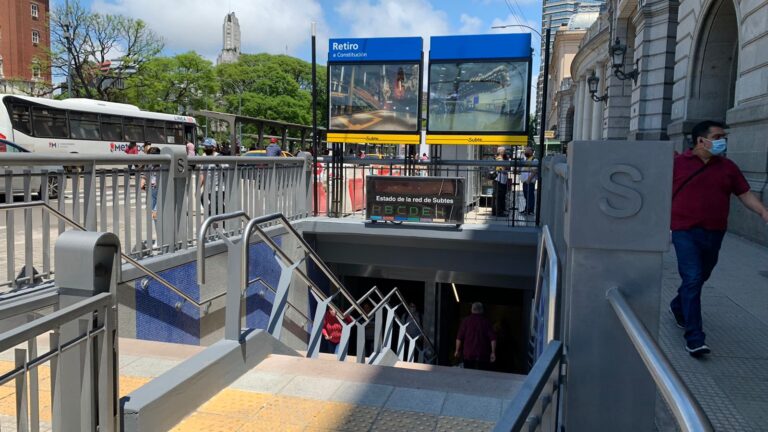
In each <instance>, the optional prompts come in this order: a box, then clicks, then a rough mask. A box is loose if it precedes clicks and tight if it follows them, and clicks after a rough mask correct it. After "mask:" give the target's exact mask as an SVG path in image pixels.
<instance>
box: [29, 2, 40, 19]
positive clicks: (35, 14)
mask: <svg viewBox="0 0 768 432" xmlns="http://www.w3.org/2000/svg"><path fill="white" fill-rule="evenodd" d="M30 8H31V11H32V18H34V19H37V18H38V17H39V16H40V15H39V14H40V12H39V8H38V6H37V4H35V3H32V4H31V5H30Z"/></svg>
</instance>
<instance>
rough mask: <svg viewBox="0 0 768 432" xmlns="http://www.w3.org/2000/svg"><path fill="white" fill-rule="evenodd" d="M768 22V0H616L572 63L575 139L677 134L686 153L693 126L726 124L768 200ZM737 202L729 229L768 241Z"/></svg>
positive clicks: (733, 155) (736, 155) (734, 150)
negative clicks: (710, 122) (708, 122)
mask: <svg viewBox="0 0 768 432" xmlns="http://www.w3.org/2000/svg"><path fill="white" fill-rule="evenodd" d="M766 23H768V1H766V0H741V1H739V0H663V1H662V0H611V1H608V2H607V4H606V8H605V9H604V11H603V12H602V13H601V15H600V18H599V19H598V20H597V21H596V22H595V23H594V24H592V26H591V27H590V28H589V30H588V31H587V32H586V34H585V35H584V38H583V39H582V41H581V45H580V48H579V52H578V53H577V54H576V55H575V57H574V59H573V62H572V65H571V77H572V80H573V84H572V87H573V107H574V114H573V128H572V130H573V134H572V135H573V139H574V140H579V139H590V140H591V139H632V140H641V141H642V140H659V139H660V140H672V141H673V142H674V143H675V148H676V149H677V150H678V151H679V150H683V149H684V148H686V146H687V144H688V142H689V139H690V137H689V134H690V131H691V128H692V127H693V125H695V124H696V123H698V122H699V121H702V120H705V119H714V120H719V121H724V122H726V123H727V124H728V126H729V133H730V138H729V149H728V157H729V158H730V159H732V160H733V161H735V162H736V163H737V164H738V165H739V167H740V168H741V169H742V171H743V172H744V174H745V176H746V177H747V180H748V181H749V183H750V185H751V187H752V191H753V192H755V193H757V194H758V196H759V197H760V198H761V199H762V201H763V202H764V203H766V204H768V140H766V139H765V136H767V135H768V32H766V28H768V27H766ZM621 54H623V58H622V55H621ZM591 77H594V78H592V79H591V80H590V78H591ZM590 81H591V82H592V84H593V87H594V88H592V89H590V85H589V84H590ZM552 84H553V85H555V84H556V83H555V82H554V81H553V82H552ZM590 90H593V91H592V92H591V91H590ZM593 96H594V98H598V99H600V98H601V97H603V96H605V97H607V100H602V101H599V102H595V101H594V100H593V99H594V98H593ZM556 98H557V96H556V95H553V96H552V97H551V98H550V101H553V103H554V100H555V99H556ZM737 201H738V200H735V199H734V201H733V205H732V209H731V210H732V211H731V218H730V221H729V229H730V230H731V231H733V232H735V233H737V234H740V235H743V236H745V237H748V238H750V239H752V240H755V241H758V242H761V243H763V244H768V229H766V227H765V224H764V223H763V222H762V220H761V219H760V218H759V217H758V216H757V215H755V214H752V213H751V212H749V211H748V210H746V209H744V208H743V207H742V206H741V204H739V203H738V202H737Z"/></svg>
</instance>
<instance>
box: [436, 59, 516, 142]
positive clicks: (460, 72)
mask: <svg viewBox="0 0 768 432" xmlns="http://www.w3.org/2000/svg"><path fill="white" fill-rule="evenodd" d="M528 69H529V67H528V62H526V61H482V62H446V63H443V62H433V63H431V64H430V67H429V113H428V118H429V124H428V129H429V131H430V132H438V133H439V132H480V133H524V132H525V131H526V123H527V110H528V87H529V82H528Z"/></svg>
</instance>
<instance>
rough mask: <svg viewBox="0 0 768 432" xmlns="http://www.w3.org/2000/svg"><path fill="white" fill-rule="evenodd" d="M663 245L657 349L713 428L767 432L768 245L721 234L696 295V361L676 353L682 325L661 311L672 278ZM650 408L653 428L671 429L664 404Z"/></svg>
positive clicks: (672, 263)
mask: <svg viewBox="0 0 768 432" xmlns="http://www.w3.org/2000/svg"><path fill="white" fill-rule="evenodd" d="M671 249H672V250H670V252H669V253H667V254H666V255H665V257H664V281H663V287H662V295H661V297H662V299H661V320H660V325H659V339H660V344H661V348H662V349H663V350H664V352H665V353H666V354H667V356H668V357H669V359H670V361H671V362H672V365H673V366H674V367H675V369H677V371H678V372H679V373H680V375H681V376H682V378H683V380H684V381H685V382H686V384H687V385H688V386H689V388H690V389H691V391H692V392H693V394H694V396H696V398H697V399H698V400H699V402H700V403H701V405H702V407H703V408H704V411H705V412H706V413H707V415H708V416H709V418H710V420H711V421H712V423H713V425H714V427H715V429H716V430H718V431H768V248H766V247H763V246H760V245H757V244H755V243H751V242H749V241H747V240H745V239H742V238H740V237H737V236H735V235H731V234H728V235H726V237H725V240H724V241H723V247H722V250H721V251H720V260H719V263H718V265H717V267H716V268H715V271H714V273H713V274H712V277H711V278H710V280H709V281H708V282H707V283H706V284H705V286H704V291H703V294H702V310H703V318H704V331H705V333H706V334H707V344H708V345H709V346H710V347H711V348H712V354H711V355H710V356H708V357H706V358H704V359H701V360H697V359H694V358H692V357H690V356H689V355H688V354H687V353H686V352H685V351H684V348H683V334H682V333H683V331H682V330H680V329H678V328H677V327H676V326H675V323H674V321H673V320H672V318H671V316H670V314H669V312H668V311H667V305H668V304H669V302H670V300H671V299H672V298H673V297H674V295H675V293H676V291H677V287H678V285H679V283H680V278H679V276H678V274H677V261H676V258H675V253H674V248H671ZM659 404H660V405H661V404H663V402H662V401H661V400H660V399H659ZM665 411H666V413H665ZM657 413H659V415H658V416H657V424H658V426H659V430H661V431H667V430H675V428H674V426H672V422H671V419H670V418H669V417H668V416H669V414H668V411H667V408H666V407H664V406H660V407H659V408H658V409H657Z"/></svg>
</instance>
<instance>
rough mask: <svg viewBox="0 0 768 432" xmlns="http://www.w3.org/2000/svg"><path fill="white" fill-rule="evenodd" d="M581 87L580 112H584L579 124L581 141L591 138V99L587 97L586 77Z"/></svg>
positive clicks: (588, 73)
mask: <svg viewBox="0 0 768 432" xmlns="http://www.w3.org/2000/svg"><path fill="white" fill-rule="evenodd" d="M590 74H591V72H587V76H589V75H590ZM581 83H582V85H583V86H584V91H583V92H582V95H581V97H582V102H581V106H582V111H583V112H584V118H583V119H582V122H581V127H582V128H583V131H584V132H583V133H582V134H581V139H583V140H591V139H593V138H592V110H593V108H592V98H591V97H590V96H589V85H588V84H587V79H586V77H585V78H584V79H583V80H582V82H581Z"/></svg>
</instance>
